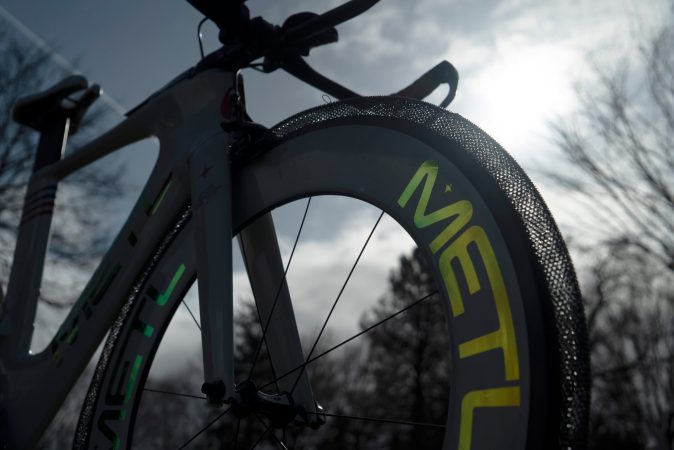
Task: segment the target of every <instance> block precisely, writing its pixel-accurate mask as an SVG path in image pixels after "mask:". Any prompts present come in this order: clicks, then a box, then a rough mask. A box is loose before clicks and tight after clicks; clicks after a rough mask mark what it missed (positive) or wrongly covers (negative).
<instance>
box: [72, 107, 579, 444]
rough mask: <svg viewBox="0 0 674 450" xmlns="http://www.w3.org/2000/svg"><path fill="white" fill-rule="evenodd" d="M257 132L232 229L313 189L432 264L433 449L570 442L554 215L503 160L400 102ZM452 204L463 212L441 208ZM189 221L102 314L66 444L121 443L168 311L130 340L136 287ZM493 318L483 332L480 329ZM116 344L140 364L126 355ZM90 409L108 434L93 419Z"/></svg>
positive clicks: (486, 140)
mask: <svg viewBox="0 0 674 450" xmlns="http://www.w3.org/2000/svg"><path fill="white" fill-rule="evenodd" d="M272 132H273V133H274V134H275V136H276V137H277V138H278V139H279V144H278V145H276V146H275V147H274V148H272V149H270V150H267V151H265V152H264V153H263V154H261V155H258V156H257V157H256V158H254V159H253V160H251V161H248V162H245V163H241V164H240V165H239V166H237V167H236V168H235V170H234V175H233V176H234V181H233V186H234V189H233V191H234V225H235V231H236V230H239V229H241V227H243V226H245V224H247V223H249V222H250V221H252V220H254V219H255V218H256V217H258V216H259V215H260V214H262V213H264V212H267V211H269V210H270V209H272V208H274V207H276V206H278V205H281V204H284V203H287V202H289V201H292V200H295V199H298V198H303V197H305V196H310V195H320V194H339V195H346V196H350V197H355V198H358V199H361V200H364V201H366V202H367V203H370V204H373V205H375V206H377V207H378V208H380V209H382V211H384V212H385V213H386V214H388V215H390V216H391V217H393V218H394V219H395V220H396V221H397V222H398V223H400V224H401V226H402V227H403V228H404V229H405V231H407V232H408V233H409V234H410V236H412V238H413V239H414V240H415V242H416V243H417V245H418V246H419V247H420V248H421V249H422V251H423V253H424V255H425V256H426V258H427V261H428V262H429V263H430V265H431V267H432V270H433V275H434V278H435V280H436V281H437V284H438V286H439V290H440V294H441V297H442V299H443V304H444V305H445V307H446V311H447V317H448V322H449V324H450V325H449V335H450V341H451V342H453V343H455V344H456V345H454V347H453V348H452V349H451V350H450V351H449V352H448V358H451V366H452V373H451V380H450V385H451V391H450V392H451V393H450V397H449V402H448V415H447V417H448V418H447V420H448V422H447V431H446V432H445V436H444V443H443V448H460V449H462V450H464V449H487V448H497V447H498V448H510V449H520V448H527V449H540V448H549V449H554V448H560V449H561V448H564V449H580V448H584V446H585V440H586V436H587V421H588V401H589V369H588V367H589V361H588V352H587V335H586V329H585V320H584V313H583V308H582V303H581V300H580V292H579V289H578V286H577V282H576V278H575V273H574V271H573V266H572V264H571V261H570V258H569V255H568V252H567V250H566V247H565V245H564V242H563V240H562V238H561V235H560V233H559V231H558V229H557V227H556V225H555V223H554V220H553V219H552V217H551V215H550V213H549V212H548V210H547V208H546V206H545V203H544V202H543V200H542V199H541V197H540V195H539V194H538V192H537V191H536V189H535V188H534V186H533V184H532V183H531V182H530V180H529V179H528V178H527V176H526V175H525V174H524V172H523V171H522V169H521V168H519V166H518V165H517V164H516V163H515V161H514V160H513V159H512V158H511V157H510V156H509V155H508V154H507V153H506V152H505V151H504V150H503V149H502V148H501V147H500V146H499V145H498V144H497V143H496V142H494V141H493V140H492V139H491V138H490V137H489V136H487V135H486V134H485V133H484V132H482V131H481V130H480V129H479V128H477V127H476V126H475V125H473V124H472V123H470V122H469V121H467V120H466V119H464V118H462V117H461V116H459V115H457V114H453V113H450V112H447V111H445V110H442V109H439V108H436V107H434V106H432V105H429V104H427V103H423V102H419V101H415V100H410V99H404V98H395V97H373V98H363V99H355V100H350V101H344V102H337V103H332V104H328V105H324V106H321V107H318V108H314V109H311V110H308V111H305V112H303V113H300V114H298V115H296V116H293V117H291V118H290V119H287V120H286V121H284V122H282V123H280V124H279V125H277V126H276V127H274V128H273V129H272ZM443 189H444V191H446V192H443ZM443 194H447V195H446V196H443ZM461 201H463V202H468V203H461V205H460V206H462V207H465V208H468V209H465V208H464V210H461V208H460V207H459V206H457V204H458V203H460V202H461ZM428 211H432V212H431V213H428ZM189 226H190V223H189V211H187V212H186V213H185V214H184V215H183V217H181V218H180V219H179V220H178V222H177V224H176V227H175V228H174V229H173V231H172V232H171V233H169V235H168V236H167V238H166V239H165V240H164V241H163V243H162V246H161V247H160V248H159V249H158V251H157V254H156V255H155V257H154V258H153V260H152V261H151V263H150V264H149V267H148V269H147V270H146V272H145V273H144V274H143V275H142V276H141V277H140V279H139V281H138V284H137V286H136V288H134V290H133V292H132V293H131V295H130V296H129V300H128V301H127V303H126V304H125V306H124V308H123V310H122V313H121V314H120V317H119V318H118V320H117V321H116V322H115V325H114V326H113V328H112V330H111V332H110V335H109V338H108V340H107V342H106V344H105V347H104V350H103V353H102V356H101V359H100V361H99V364H98V367H97V370H96V372H95V375H94V378H93V380H92V383H91V386H90V389H89V393H88V395H87V398H86V400H85V404H84V407H83V410H82V414H81V417H80V421H79V424H78V429H77V433H76V437H75V442H74V446H75V447H76V448H88V447H95V446H97V445H99V441H98V440H99V439H101V442H102V443H107V445H109V446H113V447H114V448H118V447H127V446H129V445H130V441H129V440H127V439H128V438H129V436H130V433H131V431H130V430H132V429H133V421H134V419H135V411H136V408H137V406H138V402H139V399H140V397H141V395H142V389H140V388H139V386H141V385H142V384H143V383H144V381H145V378H146V377H147V373H148V370H149V366H150V362H151V360H152V357H153V355H154V352H155V351H156V349H157V346H158V345H159V341H160V338H161V336H162V333H163V331H164V329H165V327H166V326H167V324H168V322H169V320H170V316H171V315H172V313H170V314H169V313H167V314H166V315H165V316H164V319H163V322H162V323H161V324H159V325H158V326H154V328H153V329H154V330H155V331H156V333H154V334H153V336H154V338H148V339H146V340H145V341H147V342H145V341H142V342H141V341H140V340H139V339H141V337H142V335H143V332H142V331H143V330H140V329H139V323H141V322H142V321H141V322H139V317H140V314H141V313H140V311H142V310H143V304H144V303H146V302H145V300H143V298H144V297H143V295H144V293H145V292H147V289H148V283H150V284H152V283H154V282H153V281H152V277H153V276H154V274H156V273H159V272H162V271H163V272H164V273H165V275H164V276H163V278H161V277H160V279H162V280H164V281H162V282H163V283H164V284H165V285H166V281H167V280H171V279H172V280H175V277H176V274H177V272H176V267H180V266H178V265H177V262H176V260H175V257H173V256H172V253H171V252H172V251H173V250H172V249H173V248H178V247H180V245H181V244H180V239H181V236H184V235H187V234H188V231H187V232H186V231H185V229H187V228H188V227H189ZM462 246H463V247H462ZM176 251H177V250H176ZM174 253H175V252H174ZM181 257H183V258H184V257H185V256H184V255H181ZM172 258H173V259H172ZM480 258H482V262H481V263H479V261H480ZM167 261H170V263H167ZM476 262H478V264H477V268H476ZM182 267H183V269H182V270H183V272H182V273H181V277H178V278H179V279H178V280H177V281H176V282H175V283H174V282H173V281H171V283H170V284H171V291H173V292H176V295H175V296H172V295H169V297H170V298H168V299H167V304H168V305H169V308H167V309H166V310H167V311H169V310H171V311H173V310H175V308H176V307H177V305H178V304H179V303H180V299H181V295H180V294H181V293H184V291H185V290H186V288H187V286H189V284H190V283H191V281H193V279H194V272H193V269H190V268H187V269H185V266H184V265H183V266H182ZM457 268H459V269H460V270H457ZM178 270H180V269H178ZM183 274H184V277H183ZM471 276H472V277H473V278H472V279H469V278H470V277H471ZM171 277H173V278H171ZM499 277H500V278H499ZM499 279H500V281H499ZM495 280H496V281H495ZM475 283H477V284H475ZM155 284H157V283H155ZM487 284H488V285H489V286H490V289H481V288H480V287H481V286H486V285H487ZM155 291H156V289H155ZM169 294H171V292H169ZM490 295H491V297H490ZM489 298H491V300H492V301H491V304H489V303H485V302H486V300H485V299H489ZM504 299H505V300H504ZM479 301H481V303H480V302H479ZM504 302H505V303H504ZM476 304H479V305H482V306H475V305H476ZM490 305H491V309H489V308H490ZM494 323H496V324H497V328H496V331H497V332H498V333H493V332H490V331H489V330H492V331H493V328H494ZM476 330H477V331H476ZM138 331H141V333H138ZM134 333H135V334H134ZM487 335H491V337H490V338H484V337H485V336H487ZM146 337H148V336H147V335H146ZM481 338H484V339H481ZM490 339H491V340H490ZM466 343H468V344H467V345H464V344H466ZM136 345H140V346H141V347H143V348H141V349H140V350H137V349H135V347H134V346H136ZM462 345H463V346H462ZM130 348H133V350H129V349H130ZM139 348H140V347H139ZM499 350H500V351H499ZM130 351H131V352H136V351H137V352H138V356H139V357H140V356H141V354H142V357H141V358H140V359H139V357H137V358H135V359H131V358H130V357H129V356H128V355H129V354H130V353H129V352H130ZM120 374H121V375H120ZM130 378H131V379H132V380H131V379H130ZM124 387H125V388H126V390H125V392H124V393H121V390H122V388H124ZM111 392H114V393H116V394H117V400H116V401H117V402H118V403H119V401H120V398H121V399H122V400H124V404H125V405H126V404H128V405H130V406H129V407H127V408H126V409H124V411H125V413H124V414H123V417H122V414H121V413H120V409H119V408H114V407H112V408H111V405H110V404H109V402H108V401H106V397H108V400H110V399H109V397H110V395H109V394H110V393H111ZM106 414H107V416H106ZM115 415H116V416H115ZM113 416H114V417H113ZM106 417H107V419H109V420H112V421H113V422H114V423H113V424H111V425H110V424H107V425H106V427H107V430H110V432H111V433H112V430H113V429H114V430H116V431H115V433H116V434H115V435H114V436H112V435H111V434H109V433H108V434H107V435H106V433H104V432H103V431H105V430H103V428H102V427H101V426H100V425H101V423H104V424H106V422H105V420H103V419H105V418H106ZM102 418H103V419H102ZM107 419H106V420H107ZM115 426H118V428H115ZM102 430H103V431H102ZM119 430H122V431H119ZM124 430H126V431H124ZM113 434H114V433H113ZM111 436H112V437H111ZM120 436H121V437H120Z"/></svg>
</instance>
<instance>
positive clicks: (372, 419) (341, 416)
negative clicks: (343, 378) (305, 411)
mask: <svg viewBox="0 0 674 450" xmlns="http://www.w3.org/2000/svg"><path fill="white" fill-rule="evenodd" d="M309 414H315V415H317V416H326V417H336V418H338V419H347V420H360V421H363V422H380V423H392V424H395V425H408V426H413V427H426V428H439V429H443V430H444V429H445V428H447V427H446V425H440V424H437V423H425V422H412V421H410V420H396V419H380V418H376V417H362V416H348V415H345V414H331V413H309Z"/></svg>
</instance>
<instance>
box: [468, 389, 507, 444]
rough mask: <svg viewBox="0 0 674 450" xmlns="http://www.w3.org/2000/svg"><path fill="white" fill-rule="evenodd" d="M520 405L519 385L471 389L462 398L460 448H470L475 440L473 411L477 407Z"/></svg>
mask: <svg viewBox="0 0 674 450" xmlns="http://www.w3.org/2000/svg"><path fill="white" fill-rule="evenodd" d="M507 406H520V388H519V386H513V387H502V388H494V389H484V390H480V391H470V392H468V393H467V394H466V395H464V396H463V400H461V422H460V424H459V450H470V446H471V443H472V440H473V411H474V410H475V409H476V408H503V407H507Z"/></svg>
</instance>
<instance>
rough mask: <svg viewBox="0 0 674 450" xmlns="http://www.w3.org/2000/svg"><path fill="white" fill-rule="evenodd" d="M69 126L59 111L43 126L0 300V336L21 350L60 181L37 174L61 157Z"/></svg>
mask: <svg viewBox="0 0 674 450" xmlns="http://www.w3.org/2000/svg"><path fill="white" fill-rule="evenodd" d="M69 128H70V118H69V116H68V114H66V113H65V112H64V111H59V112H57V113H55V114H52V115H51V116H50V117H49V119H48V120H47V121H45V122H44V125H43V126H42V127H41V129H40V140H39V143H38V147H37V151H36V154H35V162H34V164H33V175H32V176H31V178H30V181H29V183H28V189H27V190H26V194H25V195H26V196H25V199H24V207H23V211H22V212H21V222H20V225H19V231H18V234H17V239H16V247H15V249H14V260H13V263H12V269H11V273H10V277H9V284H8V285H7V296H6V297H5V298H4V299H0V318H1V320H0V336H6V337H7V341H8V342H7V344H8V345H10V346H11V347H13V348H16V349H20V351H21V352H22V353H24V352H27V351H28V349H29V347H30V342H31V339H32V335H33V322H34V320H35V313H36V311H37V299H38V296H39V293H40V285H41V283H42V273H43V269H44V261H45V257H46V254H47V246H48V243H49V232H50V229H51V222H52V216H53V212H54V200H55V198H56V189H57V184H58V183H57V181H55V180H54V181H53V182H49V181H47V182H46V183H45V180H40V179H38V178H37V177H35V176H34V174H35V173H36V172H37V171H39V170H40V169H41V168H43V167H45V166H48V165H50V164H53V163H55V162H57V161H59V160H60V159H61V156H62V154H63V150H64V148H65V145H66V141H67V138H68V130H69ZM9 341H11V342H9Z"/></svg>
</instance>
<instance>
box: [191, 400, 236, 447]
mask: <svg viewBox="0 0 674 450" xmlns="http://www.w3.org/2000/svg"><path fill="white" fill-rule="evenodd" d="M231 409H232V408H227V409H226V410H224V411H223V412H221V413H220V414H218V416H217V417H216V418H215V419H213V420H211V421H210V422H208V424H206V426H205V427H203V428H202V429H201V430H199V431H198V432H197V434H195V435H194V436H192V437H191V438H189V439H188V441H187V442H185V443H184V444H183V445H181V446H180V447H179V450H181V449H183V448H185V447H187V446H188V445H189V444H190V442H192V441H193V440H195V439H196V438H198V437H199V436H200V435H201V433H203V432H204V431H206V430H208V429H209V428H210V427H211V426H213V424H214V423H215V422H217V421H218V420H220V419H222V418H223V417H224V416H225V414H227V413H228V412H229V411H230V410H231Z"/></svg>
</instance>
